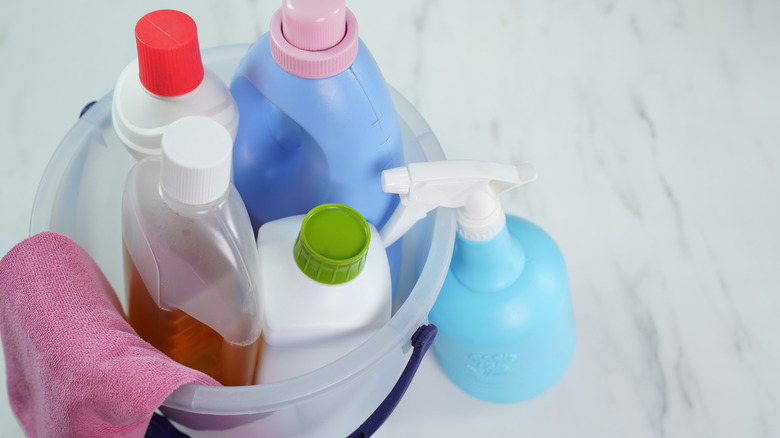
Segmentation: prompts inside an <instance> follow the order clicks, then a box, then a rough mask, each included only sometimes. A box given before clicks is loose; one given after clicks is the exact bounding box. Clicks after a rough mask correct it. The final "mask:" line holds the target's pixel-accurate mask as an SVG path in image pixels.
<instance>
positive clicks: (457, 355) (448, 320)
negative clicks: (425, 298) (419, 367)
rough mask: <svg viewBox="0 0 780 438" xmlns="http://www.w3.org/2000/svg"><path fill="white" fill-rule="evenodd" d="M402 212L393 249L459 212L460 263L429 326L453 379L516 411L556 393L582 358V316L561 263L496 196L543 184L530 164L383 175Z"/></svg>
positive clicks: (541, 235) (416, 167)
mask: <svg viewBox="0 0 780 438" xmlns="http://www.w3.org/2000/svg"><path fill="white" fill-rule="evenodd" d="M382 177H383V186H384V187H385V190H387V191H388V192H391V193H398V194H400V196H401V205H400V206H399V209H398V210H397V211H396V213H395V214H394V215H393V217H392V218H391V219H390V221H389V222H388V225H387V226H386V227H385V228H384V229H382V235H383V239H384V240H385V242H391V241H392V240H393V239H395V238H397V237H398V236H400V235H401V234H403V233H404V232H405V231H406V230H408V229H409V227H410V226H411V225H412V224H413V223H414V222H416V221H417V220H418V219H419V218H421V217H424V216H425V214H426V213H427V212H428V211H429V210H431V209H433V208H435V207H437V206H444V207H452V208H457V209H458V211H457V221H458V234H457V236H456V238H455V248H454V250H453V255H452V261H451V263H450V269H449V272H448V273H447V277H446V279H445V281H444V285H443V286H442V289H441V291H440V292H439V296H438V298H437V300H436V303H435V304H434V306H433V308H432V309H431V311H430V313H429V320H430V322H431V323H432V324H434V325H436V326H437V327H438V329H439V333H438V336H437V337H436V340H435V341H434V343H433V349H434V352H435V354H436V357H437V359H438V361H439V363H440V364H441V367H442V368H443V369H444V371H445V373H446V374H447V376H448V377H449V378H450V379H451V380H452V381H453V382H454V383H455V384H456V385H458V386H459V387H460V388H461V389H463V390H464V391H465V392H467V393H468V394H471V395H472V396H474V397H477V398H479V399H482V400H486V401H490V402H497V403H512V402H518V401H521V400H526V399H529V398H532V397H535V396H537V395H539V394H541V393H542V392H544V391H545V390H547V389H548V388H550V387H551V386H552V385H553V384H554V383H555V382H556V381H557V380H558V379H559V378H560V377H561V376H562V375H563V372H564V371H565V370H566V368H567V366H568V364H569V362H570V360H571V357H572V354H573V352H574V340H575V326H574V315H573V310H572V305H571V299H570V297H569V285H568V276H567V272H566V266H565V264H564V259H563V256H562V254H561V252H560V250H559V249H558V247H557V246H556V244H555V242H553V240H552V239H551V238H550V236H549V235H548V234H547V233H545V232H544V231H543V230H542V229H541V228H539V227H538V226H536V225H534V224H532V223H531V222H529V221H527V220H524V219H521V218H519V217H515V216H507V215H505V214H504V211H503V210H502V208H501V206H500V204H499V201H498V199H497V197H498V195H499V194H500V193H502V192H504V191H506V190H508V189H511V188H513V187H516V186H518V185H520V184H524V183H527V182H530V181H532V180H534V179H535V178H536V171H535V169H534V168H533V167H532V166H530V165H521V166H517V167H515V166H506V165H499V164H493V163H484V162H474V161H442V162H427V163H413V164H409V165H408V166H406V167H401V168H397V169H391V170H388V171H386V172H384V173H383V176H382Z"/></svg>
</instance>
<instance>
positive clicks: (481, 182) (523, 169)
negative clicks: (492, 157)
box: [380, 161, 536, 246]
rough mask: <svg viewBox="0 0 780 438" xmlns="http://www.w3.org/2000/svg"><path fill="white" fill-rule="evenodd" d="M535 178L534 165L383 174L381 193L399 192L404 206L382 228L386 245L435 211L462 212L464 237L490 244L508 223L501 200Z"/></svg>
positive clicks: (475, 164)
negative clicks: (489, 241)
mask: <svg viewBox="0 0 780 438" xmlns="http://www.w3.org/2000/svg"><path fill="white" fill-rule="evenodd" d="M535 179H536V169H535V168H534V166H533V165H531V164H521V165H518V166H510V165H505V164H496V163H488V162H483V161H428V162H423V163H410V164H408V165H406V166H402V167H396V168H394V169H388V170H385V171H384V172H382V189H383V190H384V191H385V192H387V193H397V194H398V195H399V196H400V197H401V203H400V204H399V205H398V208H397V209H396V211H395V212H394V213H393V215H392V216H391V217H390V219H389V220H388V222H387V224H386V225H385V226H384V228H382V231H381V233H380V234H381V235H382V241H383V242H384V244H385V246H390V245H391V244H392V243H393V242H395V241H396V240H398V239H399V238H400V237H401V236H403V235H404V233H406V232H407V231H408V230H409V229H410V228H411V227H412V226H413V225H414V224H415V223H417V221H419V220H420V219H422V218H424V217H425V216H426V215H427V214H428V212H429V211H431V210H433V209H434V208H436V207H450V208H457V209H458V232H459V233H460V234H461V236H463V237H464V238H466V239H468V240H488V239H490V238H492V237H493V236H495V235H496V234H498V232H499V231H501V228H503V226H504V223H505V215H504V211H503V209H502V208H501V204H500V202H499V200H498V195H500V194H501V193H503V192H505V191H507V190H509V189H511V188H514V187H517V186H519V185H522V184H525V183H528V182H531V181H533V180H535Z"/></svg>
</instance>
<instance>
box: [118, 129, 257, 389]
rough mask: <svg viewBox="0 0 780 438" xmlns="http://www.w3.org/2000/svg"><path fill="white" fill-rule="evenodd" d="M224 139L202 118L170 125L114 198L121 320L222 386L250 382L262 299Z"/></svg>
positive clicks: (225, 136) (228, 145)
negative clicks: (118, 206)
mask: <svg viewBox="0 0 780 438" xmlns="http://www.w3.org/2000/svg"><path fill="white" fill-rule="evenodd" d="M231 150H232V141H231V139H230V134H229V133H228V132H227V130H226V129H225V128H224V127H222V126H221V125H220V124H218V123H217V122H215V121H213V120H211V119H209V118H206V117H202V116H192V117H187V118H183V119H180V120H177V121H176V122H174V123H172V124H171V125H170V126H169V127H168V129H167V130H166V131H165V134H164V135H163V138H162V155H161V156H154V157H149V158H146V159H144V160H142V161H140V162H139V163H137V164H136V165H135V166H134V167H133V168H132V169H131V171H130V173H129V175H128V177H127V184H126V188H125V193H124V196H123V198H122V237H123V243H124V246H125V260H124V261H125V278H126V290H127V293H128V320H129V322H130V325H132V326H133V328H134V329H135V330H136V332H138V334H139V335H140V336H141V337H142V338H143V339H145V340H146V341H147V342H149V343H150V344H152V345H153V346H154V347H156V348H157V349H159V350H161V351H162V352H163V353H165V354H167V355H168V356H170V357H171V358H172V359H174V360H176V361H178V362H179V363H182V364H184V365H186V366H188V367H190V368H194V369H197V370H200V371H203V372H204V373H206V374H208V375H210V376H211V377H213V378H214V379H216V380H218V381H219V382H221V383H222V384H223V385H231V386H233V385H250V384H252V383H253V382H254V376H255V372H256V367H257V360H258V355H259V354H260V347H261V341H260V334H261V330H262V322H263V320H262V318H263V312H262V303H261V300H260V297H259V295H258V285H259V281H258V274H259V265H258V259H257V249H256V248H255V245H254V234H253V233H252V226H251V224H250V222H249V216H248V214H247V212H246V209H245V207H244V205H243V201H242V200H241V196H240V195H239V194H238V191H236V189H235V187H233V186H232V184H231V183H230V168H231Z"/></svg>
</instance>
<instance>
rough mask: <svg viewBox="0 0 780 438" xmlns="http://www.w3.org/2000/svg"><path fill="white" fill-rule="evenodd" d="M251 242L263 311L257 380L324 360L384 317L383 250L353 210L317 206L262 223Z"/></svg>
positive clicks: (386, 279)
mask: <svg viewBox="0 0 780 438" xmlns="http://www.w3.org/2000/svg"><path fill="white" fill-rule="evenodd" d="M257 245H258V248H259V254H260V266H261V275H260V291H261V296H262V299H263V305H264V308H265V323H264V326H263V354H262V357H261V359H260V365H259V369H258V382H259V383H270V382H275V381H279V380H284V379H288V378H292V377H296V376H298V375H301V374H305V373H307V372H310V371H313V370H315V369H317V368H320V367H322V366H324V365H327V364H328V363H330V362H333V361H334V360H336V359H339V358H340V357H342V356H344V355H345V354H347V353H349V352H350V351H351V350H353V349H354V348H355V347H357V346H358V345H360V344H361V343H362V342H364V341H365V340H366V339H368V338H369V337H370V336H371V335H372V334H373V333H374V332H376V331H377V330H378V329H379V328H381V327H382V326H383V325H385V323H387V321H389V320H390V312H391V307H390V306H391V297H392V293H391V284H390V268H389V265H388V262H387V253H386V252H385V248H384V245H383V244H382V240H381V239H380V237H379V232H378V231H377V230H376V228H374V226H373V225H370V224H369V223H368V222H367V221H366V220H365V218H364V217H363V216H361V215H360V213H358V212H357V211H356V210H354V209H353V208H350V207H348V206H346V205H341V204H323V205H320V206H318V207H315V208H313V209H312V210H311V211H309V213H308V214H306V215H298V216H291V217H287V218H283V219H278V220H275V221H271V222H268V223H266V224H264V225H263V226H262V227H260V230H259V231H258V236H257Z"/></svg>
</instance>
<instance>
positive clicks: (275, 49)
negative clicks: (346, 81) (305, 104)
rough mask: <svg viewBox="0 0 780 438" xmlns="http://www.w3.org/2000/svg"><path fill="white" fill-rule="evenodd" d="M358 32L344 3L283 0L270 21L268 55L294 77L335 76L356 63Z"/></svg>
mask: <svg viewBox="0 0 780 438" xmlns="http://www.w3.org/2000/svg"><path fill="white" fill-rule="evenodd" d="M357 30H358V29H357V20H356V19H355V16H354V15H353V14H352V12H351V11H349V10H348V9H347V8H346V6H345V0H284V1H283V3H282V7H281V8H280V9H279V10H278V11H276V13H275V14H274V16H273V18H271V29H270V37H271V55H272V56H273V58H274V60H275V61H276V63H277V64H278V65H279V66H280V67H281V68H282V69H284V70H285V71H287V72H288V73H291V74H293V75H295V76H299V77H302V78H307V79H319V78H326V77H330V76H334V75H336V74H339V73H341V72H342V71H344V70H346V69H347V68H349V66H350V65H352V63H353V62H354V61H355V57H356V56H357V51H358V34H357Z"/></svg>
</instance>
